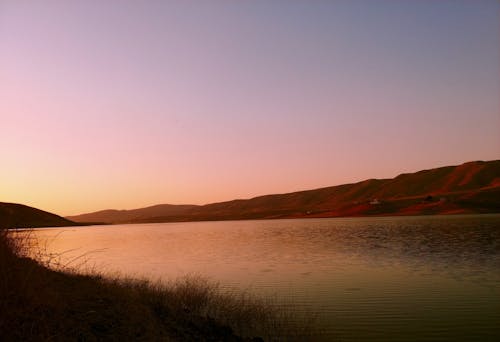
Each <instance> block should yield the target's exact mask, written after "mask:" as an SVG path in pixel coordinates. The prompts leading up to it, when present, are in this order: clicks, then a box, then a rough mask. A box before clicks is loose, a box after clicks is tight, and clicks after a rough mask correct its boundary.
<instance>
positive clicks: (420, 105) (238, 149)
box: [0, 0, 500, 215]
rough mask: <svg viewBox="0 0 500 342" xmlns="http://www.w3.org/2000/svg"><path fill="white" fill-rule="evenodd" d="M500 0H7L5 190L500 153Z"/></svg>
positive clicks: (120, 193) (166, 192) (177, 180)
mask: <svg viewBox="0 0 500 342" xmlns="http://www.w3.org/2000/svg"><path fill="white" fill-rule="evenodd" d="M499 94H500V2H498V1H493V0H492V1H478V0H470V1H459V0H453V1H446V0H442V1H433V0H429V1H426V0H420V1H372V0H369V1H305V0H304V1H293V0H287V1H269V0H266V1H222V0H221V1H177V2H176V1H97V0H95V1H23V0H12V1H9V0H4V1H2V2H1V3H0V161H1V165H0V166H1V167H0V201H6V202H18V203H23V204H27V205H32V206H35V207H38V208H41V209H44V210H49V211H53V212H55V213H58V214H62V215H68V214H77V213H82V212H89V211H94V210H100V209H106V208H117V209H129V208H137V207H143V206H147V205H152V204H158V203H174V204H180V203H193V204H202V203H208V202H214V201H223V200H230V199H234V198H248V197H252V196H256V195H261V194H268V193H282V192H290V191H295V190H303V189H310V188H318V187H323V186H330V185H336V184H341V183H346V182H354V181H359V180H363V179H366V178H388V177H393V176H396V175H398V174H399V173H402V172H411V171H417V170H420V169H425V168H433V167H438V166H444V165H454V164H461V163H463V162H466V161H470V160H491V159H499V158H500V102H499V101H500V100H499V98H500V96H499Z"/></svg>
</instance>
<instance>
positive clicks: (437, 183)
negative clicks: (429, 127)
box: [70, 160, 500, 223]
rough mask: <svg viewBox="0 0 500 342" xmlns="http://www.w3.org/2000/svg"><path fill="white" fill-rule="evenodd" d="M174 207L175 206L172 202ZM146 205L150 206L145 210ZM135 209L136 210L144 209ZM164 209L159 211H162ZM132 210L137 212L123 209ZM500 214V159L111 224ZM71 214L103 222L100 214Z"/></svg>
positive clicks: (131, 218) (183, 207) (217, 204)
mask: <svg viewBox="0 0 500 342" xmlns="http://www.w3.org/2000/svg"><path fill="white" fill-rule="evenodd" d="M174 207H175V206H174ZM145 209H147V208H145ZM145 209H137V211H141V210H145ZM160 211H161V210H160ZM125 212H133V211H125ZM494 212H500V160H495V161H488V162H483V161H474V162H468V163H465V164H462V165H459V166H446V167H440V168H435V169H430V170H423V171H419V172H415V173H407V174H401V175H399V176H397V177H395V178H392V179H369V180H365V181H362V182H358V183H353V184H343V185H338V186H331V187H326V188H320V189H314V190H306V191H299V192H293V193H287V194H275V195H265V196H259V197H255V198H252V199H247V200H233V201H227V202H220V203H212V204H207V205H203V206H182V208H179V210H178V211H177V212H174V211H173V210H172V211H170V212H169V213H165V214H159V215H149V214H145V213H144V214H142V216H141V217H138V216H137V217H135V218H133V217H132V216H128V217H127V219H121V218H120V220H117V219H116V220H114V221H112V220H110V221H108V222H114V223H117V222H137V223H138V222H171V221H200V220H239V219H271V218H299V217H337V216H365V215H366V216H369V215H425V214H455V213H494ZM99 213H102V212H98V213H93V214H87V215H86V216H85V215H84V216H73V217H70V218H71V219H74V220H75V221H79V220H80V219H82V220H84V221H94V218H95V220H97V221H102V219H97V218H101V217H100V216H93V215H96V214H99Z"/></svg>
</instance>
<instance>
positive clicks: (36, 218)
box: [0, 202, 81, 228]
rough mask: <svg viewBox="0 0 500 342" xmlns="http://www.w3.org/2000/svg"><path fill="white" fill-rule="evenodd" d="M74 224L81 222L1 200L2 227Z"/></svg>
mask: <svg viewBox="0 0 500 342" xmlns="http://www.w3.org/2000/svg"><path fill="white" fill-rule="evenodd" d="M74 225H81V224H77V223H75V222H72V221H70V220H68V219H66V218H63V217H61V216H57V215H55V214H52V213H49V212H46V211H43V210H40V209H36V208H32V207H28V206H26V205H22V204H16V203H2V202H0V228H35V227H64V226H74Z"/></svg>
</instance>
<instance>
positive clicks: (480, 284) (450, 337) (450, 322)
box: [36, 215, 500, 341]
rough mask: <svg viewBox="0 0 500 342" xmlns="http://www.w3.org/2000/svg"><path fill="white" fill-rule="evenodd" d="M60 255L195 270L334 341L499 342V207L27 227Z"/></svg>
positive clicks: (157, 272) (116, 268) (157, 273)
mask: <svg viewBox="0 0 500 342" xmlns="http://www.w3.org/2000/svg"><path fill="white" fill-rule="evenodd" d="M36 234H37V236H38V237H40V238H41V239H42V240H44V241H48V243H47V247H48V250H49V251H50V252H56V253H61V252H64V253H63V254H62V259H63V261H70V260H73V259H74V258H75V257H78V256H82V255H83V258H77V259H76V260H75V261H73V263H75V264H76V263H79V262H80V261H81V260H83V259H85V260H86V261H87V265H89V266H92V267H95V268H96V269H97V270H101V271H102V270H104V271H107V272H113V273H115V272H120V273H122V274H125V275H132V276H137V277H143V276H145V277H149V278H152V279H171V278H175V277H178V276H182V275H186V274H193V273H195V274H201V275H204V276H207V277H209V278H211V279H213V280H215V281H219V282H220V283H221V284H223V285H224V286H228V287H237V288H242V289H246V290H249V291H252V292H255V293H257V294H264V295H277V296H278V297H279V298H282V299H283V300H284V301H285V302H293V303H294V304H295V305H296V308H297V310H304V311H308V312H315V313H316V314H317V321H316V324H317V326H318V327H319V328H320V329H321V331H323V333H324V334H325V336H327V338H328V339H331V340H340V341H357V340H370V341H377V340H379V341H390V340H393V341H456V340H476V341H477V340H481V341H489V340H491V341H494V340H500V215H481V216H478V215H470V216H432V217H431V216H426V217H378V218H338V219H302V220H266V221H225V222H190V223H159V224H141V225H114V226H92V227H78V228H75V227H69V228H50V229H39V230H36Z"/></svg>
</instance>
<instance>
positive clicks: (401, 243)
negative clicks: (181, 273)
mask: <svg viewBox="0 0 500 342" xmlns="http://www.w3.org/2000/svg"><path fill="white" fill-rule="evenodd" d="M300 229H302V228H300ZM292 234H293V233H292ZM307 234H310V239H312V240H315V242H314V243H313V244H312V245H311V247H312V246H315V248H316V251H315V250H314V249H311V250H310V252H311V253H313V254H314V253H325V250H330V251H336V252H340V253H342V254H348V255H351V256H352V255H356V256H357V257H360V258H368V259H370V262H371V263H373V265H374V267H377V265H380V264H384V266H387V265H390V264H400V263H406V264H409V265H410V266H411V267H412V268H414V269H415V271H418V272H421V271H423V272H425V271H427V270H433V271H445V272H446V273H449V274H452V275H453V274H459V273H460V274H462V275H463V274H464V272H465V274H466V275H468V276H471V277H474V278H482V277H481V276H482V275H483V274H484V273H488V274H489V276H488V279H489V280H490V281H491V280H493V279H492V277H491V276H492V273H493V275H494V278H495V279H496V281H498V280H500V216H499V215H488V216H469V217H467V216H455V217H432V218H431V217H429V218H424V217H418V218H417V217H406V218H399V217H398V218H395V217H392V218H376V219H373V218H371V219H367V220H366V221H365V220H362V221H361V220H359V219H356V220H352V221H351V222H349V220H341V221H340V220H339V222H338V224H332V221H329V222H328V221H325V224H323V223H321V222H319V221H316V222H315V225H312V227H311V229H309V230H308V231H307ZM319 246H322V247H320V248H321V249H322V250H321V251H320V250H318V249H317V248H318V247H319ZM332 257H333V256H332Z"/></svg>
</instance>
